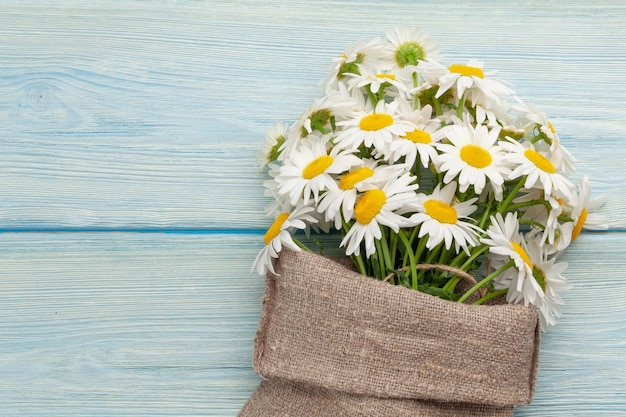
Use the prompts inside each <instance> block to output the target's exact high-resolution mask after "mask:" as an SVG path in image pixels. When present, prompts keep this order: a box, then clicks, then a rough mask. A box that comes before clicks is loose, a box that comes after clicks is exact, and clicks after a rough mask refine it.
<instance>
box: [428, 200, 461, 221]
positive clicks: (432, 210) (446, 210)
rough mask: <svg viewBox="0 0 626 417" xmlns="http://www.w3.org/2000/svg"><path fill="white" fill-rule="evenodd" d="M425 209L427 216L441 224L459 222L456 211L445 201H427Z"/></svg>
mask: <svg viewBox="0 0 626 417" xmlns="http://www.w3.org/2000/svg"><path fill="white" fill-rule="evenodd" d="M424 209H425V210H426V214H428V215H429V216H430V217H432V218H433V219H435V220H437V221H438V222H439V223H448V224H456V222H457V220H458V216H457V214H456V209H455V208H454V207H452V206H451V205H449V204H446V203H444V202H443V201H439V200H426V201H425V202H424Z"/></svg>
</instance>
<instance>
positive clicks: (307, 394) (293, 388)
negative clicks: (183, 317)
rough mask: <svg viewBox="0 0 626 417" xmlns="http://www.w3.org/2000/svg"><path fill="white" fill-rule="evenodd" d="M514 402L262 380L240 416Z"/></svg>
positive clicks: (476, 416)
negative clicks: (441, 399) (387, 394)
mask: <svg viewBox="0 0 626 417" xmlns="http://www.w3.org/2000/svg"><path fill="white" fill-rule="evenodd" d="M512 413H513V406H508V407H494V406H489V405H484V404H468V403H454V402H448V403H438V402H434V401H423V400H410V399H403V398H378V397H370V396H365V395H354V394H350V393H346V392H340V391H331V390H327V389H324V388H320V387H315V386H308V385H304V384H297V383H294V382H291V381H286V380H283V379H267V380H264V381H262V382H261V385H259V387H258V388H257V389H256V391H255V392H254V394H253V395H252V397H250V399H249V400H248V402H247V403H246V405H245V406H244V408H243V409H242V410H241V413H240V414H239V416H240V417H302V416H310V417H348V416H350V417H354V416H367V417H511V415H512Z"/></svg>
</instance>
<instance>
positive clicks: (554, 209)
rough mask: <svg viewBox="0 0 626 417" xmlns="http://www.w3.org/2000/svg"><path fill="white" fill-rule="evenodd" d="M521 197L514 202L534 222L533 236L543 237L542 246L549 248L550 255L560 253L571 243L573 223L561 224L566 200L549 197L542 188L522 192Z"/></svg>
mask: <svg viewBox="0 0 626 417" xmlns="http://www.w3.org/2000/svg"><path fill="white" fill-rule="evenodd" d="M521 193H522V194H521V196H520V197H517V198H515V199H514V200H513V203H514V204H519V205H520V209H519V210H520V211H521V212H523V213H524V214H523V217H524V219H525V220H527V221H530V222H532V226H531V232H532V234H533V235H535V234H540V235H541V240H540V241H541V243H542V245H547V246H548V247H549V249H548V251H549V252H550V253H554V252H560V251H562V250H563V249H565V248H566V247H567V246H569V244H570V243H571V238H570V236H571V234H572V227H573V225H572V222H565V223H561V222H559V216H560V215H561V214H563V212H564V209H563V207H564V205H565V204H566V203H565V200H563V199H562V198H556V197H554V196H551V195H547V194H546V193H545V192H544V190H543V189H542V188H532V189H530V190H526V189H523V188H522V190H521Z"/></svg>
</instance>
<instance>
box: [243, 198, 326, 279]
mask: <svg viewBox="0 0 626 417" xmlns="http://www.w3.org/2000/svg"><path fill="white" fill-rule="evenodd" d="M314 212H315V209H314V208H313V207H311V206H304V205H300V206H298V207H296V208H294V209H291V210H289V209H288V208H287V207H284V208H283V211H281V212H280V213H279V214H278V215H277V216H276V219H275V220H274V222H273V223H272V225H271V226H270V227H269V228H268V229H267V232H266V233H265V235H264V236H263V240H264V242H265V246H264V247H263V249H261V251H260V252H259V254H258V255H257V257H256V259H255V261H254V264H253V265H252V270H255V269H256V271H257V273H259V275H265V274H266V273H267V272H268V271H269V272H271V273H272V274H276V271H275V270H274V266H273V265H272V259H274V258H278V254H279V253H280V251H281V250H282V248H283V247H287V248H289V249H292V250H295V251H299V250H300V247H299V246H298V245H297V244H296V243H295V242H294V241H293V238H292V237H291V233H292V232H293V231H294V230H296V229H301V230H302V229H305V228H307V227H308V226H309V225H311V224H314V223H316V222H317V219H316V218H315V217H314V216H312V215H311V214H312V213H314Z"/></svg>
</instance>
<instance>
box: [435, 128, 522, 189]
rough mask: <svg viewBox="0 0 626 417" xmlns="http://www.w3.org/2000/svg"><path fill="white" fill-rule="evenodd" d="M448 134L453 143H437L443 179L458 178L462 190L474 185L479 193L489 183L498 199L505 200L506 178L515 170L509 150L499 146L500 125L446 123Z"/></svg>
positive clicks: (447, 180) (446, 132)
mask: <svg viewBox="0 0 626 417" xmlns="http://www.w3.org/2000/svg"><path fill="white" fill-rule="evenodd" d="M444 134H445V136H446V138H447V139H448V141H449V143H439V144H437V149H438V150H439V151H440V152H441V154H440V155H439V157H438V159H437V161H438V162H439V170H440V171H441V172H445V176H444V177H443V182H444V183H449V182H451V181H452V180H456V181H458V183H459V191H461V192H462V193H463V192H465V191H467V189H468V188H469V186H470V185H471V186H472V187H473V188H474V190H475V191H476V193H477V194H480V193H481V192H482V191H483V189H484V188H485V186H486V185H487V184H489V185H490V186H491V190H492V191H493V193H494V195H495V198H496V200H502V192H503V185H504V180H505V179H506V178H507V177H508V175H509V174H510V172H511V170H510V169H509V163H507V161H506V160H505V159H504V155H505V150H504V149H502V148H501V147H500V146H499V145H498V136H499V134H500V127H493V128H492V129H489V128H487V126H484V125H477V126H476V127H473V126H472V125H470V124H465V123H463V124H455V125H449V126H446V127H445V128H444Z"/></svg>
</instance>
